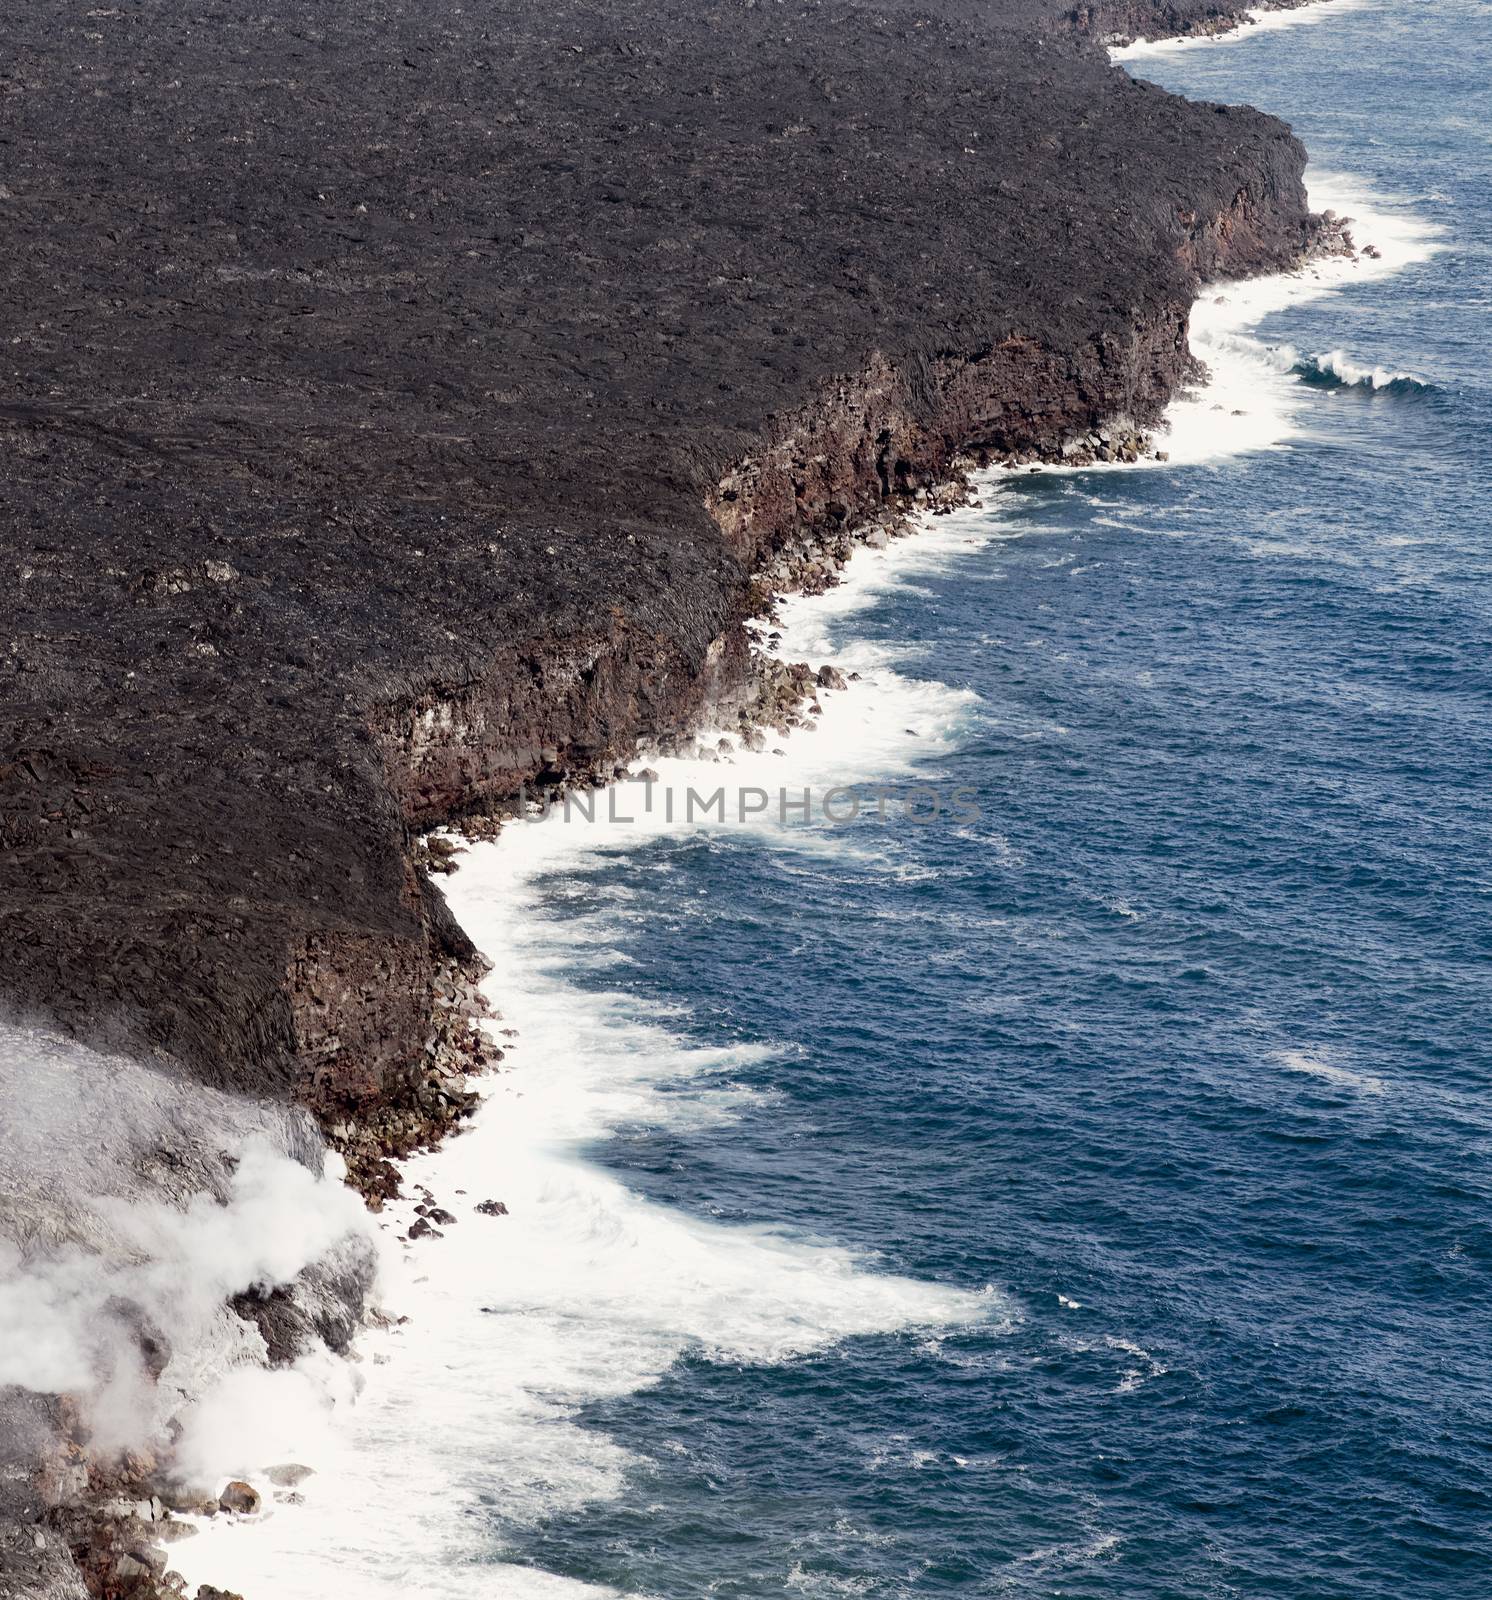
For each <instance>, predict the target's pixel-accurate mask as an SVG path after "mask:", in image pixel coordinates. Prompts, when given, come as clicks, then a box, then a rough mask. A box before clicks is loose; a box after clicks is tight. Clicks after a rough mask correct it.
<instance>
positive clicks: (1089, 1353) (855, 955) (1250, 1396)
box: [172, 0, 1492, 1600]
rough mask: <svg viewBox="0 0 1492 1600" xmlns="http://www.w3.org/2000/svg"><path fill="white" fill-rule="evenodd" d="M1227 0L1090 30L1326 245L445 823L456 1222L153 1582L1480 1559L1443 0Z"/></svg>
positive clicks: (1488, 435) (1475, 1205)
mask: <svg viewBox="0 0 1492 1600" xmlns="http://www.w3.org/2000/svg"><path fill="white" fill-rule="evenodd" d="M1272 23H1279V24H1282V25H1278V26H1276V25H1270V26H1266V27H1260V28H1259V29H1257V30H1252V31H1250V32H1249V33H1248V34H1246V35H1245V36H1244V37H1242V38H1239V39H1233V40H1228V41H1224V42H1219V43H1209V44H1203V45H1188V46H1183V47H1179V48H1176V47H1171V48H1147V49H1142V50H1139V51H1135V52H1131V53H1129V54H1128V58H1127V65H1128V67H1129V69H1130V70H1131V71H1134V72H1136V73H1138V74H1140V75H1143V76H1146V77H1150V78H1153V79H1154V80H1155V81H1157V82H1159V83H1162V84H1164V85H1165V86H1166V87H1168V88H1173V89H1177V90H1180V91H1182V92H1184V93H1186V94H1188V95H1190V96H1193V97H1196V98H1209V99H1217V100H1228V101H1248V102H1251V103H1253V104H1256V105H1259V106H1262V107H1263V108H1265V109H1268V110H1272V111H1275V112H1278V113H1279V114H1280V115H1282V116H1284V117H1285V118H1286V119H1287V120H1289V121H1290V122H1291V123H1292V125H1293V126H1294V127H1295V129H1296V131H1297V132H1298V133H1299V134H1300V136H1301V137H1302V138H1303V139H1304V141H1305V143H1306V145H1307V147H1308V148H1309V149H1310V151H1311V153H1312V161H1313V164H1312V168H1311V171H1310V173H1309V174H1308V182H1309V184H1310V187H1311V191H1312V197H1313V201H1314V202H1315V203H1316V204H1317V205H1328V204H1329V205H1332V206H1333V207H1335V209H1337V210H1338V211H1340V212H1343V213H1345V214H1349V215H1352V216H1354V217H1356V218H1357V219H1358V227H1357V234H1358V239H1359V242H1360V243H1361V242H1366V241H1368V240H1371V241H1372V242H1374V243H1375V245H1376V246H1377V247H1378V249H1379V251H1380V255H1379V257H1378V258H1377V259H1376V260H1374V259H1371V258H1365V259H1364V260H1362V261H1361V262H1359V263H1358V264H1357V265H1355V266H1345V265H1335V266H1333V265H1324V266H1322V267H1320V268H1318V269H1314V270H1313V271H1310V272H1307V273H1306V274H1303V275H1301V276H1299V277H1296V278H1293V279H1289V280H1271V281H1266V282H1264V283H1260V284H1253V285H1245V286H1240V287H1238V288H1230V289H1226V290H1223V291H1221V292H1220V294H1221V303H1219V292H1215V291H1209V293H1208V294H1207V295H1206V296H1204V299H1203V301H1202V302H1201V303H1200V304H1199V307H1198V311H1197V317H1196V326H1195V332H1194V345H1195V347H1196V348H1197V350H1198V352H1199V354H1201V355H1202V356H1203V357H1204V358H1205V359H1206V360H1207V361H1208V363H1209V366H1210V367H1211V369H1212V372H1213V377H1214V383H1213V385H1212V386H1211V387H1210V388H1209V389H1207V390H1205V391H1203V392H1202V393H1201V394H1200V395H1199V396H1196V397H1193V398H1192V399H1191V400H1189V401H1188V402H1186V403H1184V404H1183V405H1182V406H1180V407H1179V408H1178V410H1177V412H1176V419H1175V428H1174V431H1173V436H1172V439H1171V441H1170V450H1171V460H1170V461H1169V462H1168V463H1166V464H1164V465H1151V466H1147V467H1143V468H1134V469H1117V468H1116V469H1110V470H1090V471H1071V472H1056V471H1041V472H1033V473H1020V474H1011V473H1007V474H996V475H992V476H991V477H989V478H987V479H985V480H983V481H982V482H981V484H980V501H981V503H980V504H979V505H978V506H977V507H970V508H968V509H965V510H961V511H959V512H956V513H954V514H952V515H948V516H943V517H937V518H929V519H927V521H926V524H925V525H924V526H923V527H922V529H921V531H920V532H919V533H918V534H917V535H916V536H915V537H912V538H908V539H904V540H899V541H896V542H894V543H892V544H891V545H890V546H889V547H887V548H885V549H881V550H866V551H864V552H862V553H861V554H860V555H858V556H857V557H856V559H855V561H854V563H853V564H852V566H851V568H850V570H849V573H848V574H847V579H846V582H845V583H844V584H843V585H841V586H840V587H839V588H837V589H834V590H832V591H830V592H829V593H828V594H827V595H824V596H821V597H817V598H813V599H794V600H791V601H789V602H787V603H786V604H785V605H784V607H783V613H782V632H783V639H782V642H781V646H780V648H781V650H782V653H783V654H784V655H785V656H787V658H788V659H809V660H811V661H813V662H814V663H815V664H816V665H817V664H819V663H822V662H830V663H833V664H835V665H837V666H838V667H839V668H840V669H841V670H842V671H843V672H844V673H846V674H847V675H848V674H851V673H854V674H858V679H857V680H856V681H853V682H851V683H850V685H849V687H848V688H847V689H846V690H844V691H834V692H826V693H825V694H824V695H823V697H822V703H823V714H822V717H821V718H819V719H818V721H819V723H820V726H819V727H818V728H817V729H816V730H815V731H813V732H811V733H806V734H802V735H796V736H794V737H793V738H792V739H791V740H789V741H787V743H786V745H785V746H784V749H785V752H786V753H785V754H783V755H780V756H779V755H774V754H772V753H771V752H770V751H767V752H764V753H762V754H759V755H751V756H747V755H745V754H744V753H738V754H737V756H736V757H735V758H734V759H733V761H732V763H731V764H729V765H726V764H723V763H720V764H711V763H706V762H693V763H684V762H669V763H661V764H660V766H659V770H660V781H659V784H657V785H655V786H654V787H653V788H652V789H650V790H646V791H645V790H644V789H643V786H641V785H628V786H626V787H625V788H624V789H623V790H620V791H618V796H619V799H618V800H617V801H614V802H607V801H605V799H604V797H603V804H602V809H601V813H600V814H599V815H598V817H597V819H596V820H595V821H586V820H585V819H584V818H583V817H582V816H581V815H579V814H578V813H577V814H572V815H571V816H570V817H569V818H568V819H566V817H565V816H564V815H563V814H561V813H556V814H553V815H551V816H550V817H549V818H548V819H546V820H544V821H540V822H533V823H529V824H525V825H523V826H521V827H513V828H510V829H508V830H506V832H505V834H504V836H503V838H502V839H501V840H500V841H499V842H497V843H496V844H481V845H477V846H474V847H473V848H471V849H470V850H469V852H468V853H467V854H466V855H464V856H463V857H462V858H461V870H460V871H459V872H458V873H457V875H456V876H455V877H454V878H453V879H452V880H450V896H451V900H452V904H453V906H454V907H455V909H456V911H457V914H458V915H459V916H460V918H461V920H462V921H463V923H464V924H465V925H466V927H467V928H468V930H469V931H470V932H471V933H472V935H473V937H474V938H475V939H476V941H477V943H478V944H479V945H481V946H483V947H484V948H485V949H486V950H487V951H488V952H489V953H490V954H491V955H492V957H493V959H494V961H495V962H496V969H495V971H494V973H493V975H492V978H491V981H490V985H489V987H490V990H491V993H492V995H493V998H494V1001H495V1003H496V1004H497V1005H498V1006H499V1007H500V1009H501V1011H502V1013H503V1017H502V1020H501V1022H500V1023H499V1024H498V1025H499V1026H502V1027H505V1028H510V1029H512V1030H514V1034H513V1037H512V1038H511V1040H510V1041H509V1042H510V1043H511V1046H512V1048H511V1052H510V1056H509V1065H508V1070H507V1071H505V1072H504V1073H503V1074H502V1075H501V1076H500V1077H499V1078H498V1079H496V1080H495V1081H494V1082H493V1084H492V1085H490V1086H489V1090H488V1094H489V1102H488V1104H487V1106H486V1107H485V1108H484V1110H483V1112H482V1114H481V1116H480V1118H479V1119H478V1122H477V1124H476V1126H475V1127H474V1129H473V1130H472V1131H470V1132H468V1133H467V1134H465V1135H464V1136H462V1137H460V1138H458V1139H456V1140H454V1141H453V1142H452V1143H451V1144H450V1145H449V1147H448V1148H447V1149H445V1150H443V1151H441V1152H439V1153H438V1154H436V1155H433V1156H429V1157H424V1158H421V1159H419V1160H418V1161H416V1162H415V1163H413V1164H412V1166H411V1169H410V1173H411V1178H412V1180H413V1181H414V1182H416V1183H424V1184H427V1185H428V1186H429V1188H430V1190H431V1191H432V1192H433V1193H434V1195H435V1196H436V1198H437V1199H438V1200H439V1202H440V1203H441V1204H442V1205H443V1206H445V1207H447V1208H448V1209H449V1210H450V1211H451V1212H452V1214H453V1215H455V1216H457V1217H458V1219H459V1220H458V1222H457V1223H456V1224H455V1225H452V1226H447V1227H445V1228H444V1229H443V1232H444V1235H445V1236H444V1237H443V1238H440V1239H433V1240H424V1241H422V1242H421V1243H420V1244H419V1245H418V1246H417V1247H416V1248H414V1249H412V1250H411V1251H409V1252H408V1253H407V1258H406V1265H405V1267H404V1269H403V1278H402V1282H400V1283H398V1285H397V1287H396V1288H395V1290H394V1291H392V1293H391V1305H392V1307H393V1309H395V1310H397V1311H399V1312H402V1313H405V1314H407V1315H408V1317H409V1319H410V1320H409V1321H408V1322H407V1323H405V1324H402V1325H400V1326H399V1327H397V1328H395V1329H393V1330H392V1331H388V1332H384V1333H370V1334H368V1335H367V1336H366V1337H365V1338H364V1340H363V1343H362V1361H361V1364H360V1367H359V1371H358V1377H359V1379H360V1381H361V1382H362V1384H363V1392H362V1395H361V1397H360V1399H359V1400H358V1402H357V1403H356V1404H355V1405H352V1406H349V1405H347V1404H345V1403H344V1404H343V1405H341V1406H339V1407H338V1408H337V1410H336V1412H335V1414H334V1415H332V1416H331V1417H330V1418H329V1419H328V1418H324V1417H323V1418H317V1419H308V1418H306V1417H301V1418H298V1419H294V1422H295V1424H296V1425H297V1426H299V1427H300V1428H301V1429H302V1432H301V1433H298V1434H296V1433H294V1430H293V1428H292V1431H291V1433H290V1434H287V1436H286V1437H285V1439H284V1440H283V1441H281V1440H279V1439H276V1440H275V1441H274V1448H276V1449H280V1448H282V1447H283V1448H284V1449H285V1450H295V1451H297V1452H300V1453H301V1454H302V1455H305V1456H306V1458H307V1459H308V1460H309V1461H310V1462H311V1464H313V1465H315V1466H316V1467H317V1468H318V1471H317V1475H316V1476H315V1477H314V1478H312V1479H310V1480H308V1481H307V1483H306V1484H304V1485H303V1486H302V1491H301V1492H302V1494H303V1497H304V1502H305V1503H304V1505H294V1504H290V1503H280V1504H278V1505H277V1506H276V1507H275V1511H274V1515H272V1516H270V1517H268V1518H266V1519H264V1520H263V1521H262V1522H260V1523H258V1524H257V1525H250V1524H240V1525H236V1526H228V1525H226V1524H224V1525H222V1526H209V1527H206V1528H204V1530H203V1531H202V1533H201V1534H199V1536H198V1537H197V1538H195V1539H192V1540H190V1541H188V1542H187V1543H186V1544H183V1545H180V1546H177V1547H175V1549H174V1550H173V1553H172V1556H173V1564H174V1565H176V1566H178V1567H179V1568H181V1569H182V1570H184V1571H186V1572H187V1575H188V1577H189V1578H191V1579H192V1580H193V1581H194V1582H195V1581H203V1582H207V1581H210V1582H214V1583H218V1584H223V1583H227V1584H229V1585H230V1586H231V1587H234V1588H243V1589H244V1590H245V1592H248V1593H250V1594H253V1593H264V1594H269V1593H274V1594H276V1595H278V1596H280V1597H281V1600H286V1597H292V1600H293V1597H299V1596H307V1597H309V1596H316V1597H317V1600H326V1597H328V1596H332V1595H340V1594H348V1595H351V1594H357V1595H359V1596H379V1595H385V1594H386V1595H389V1596H393V1595H401V1596H402V1595H429V1596H439V1597H442V1600H444V1597H452V1600H455V1597H465V1596H490V1597H510V1596H511V1597H526V1596H551V1595H552V1596H555V1597H558V1600H564V1597H570V1596H577V1597H580V1596H598V1595H626V1596H656V1597H661V1600H697V1597H706V1596H710V1597H721V1600H767V1597H773V1600H777V1597H782V1596H793V1595H808V1596H867V1597H887V1600H891V1597H901V1596H923V1595H944V1594H946V1595H969V1596H984V1595H990V1596H995V1595H1000V1596H1004V1595H1009V1596H1017V1597H1025V1596H1057V1595H1060V1596H1064V1597H1068V1600H1090V1597H1091V1600H1100V1597H1101V1600H1172V1597H1176V1600H1181V1597H1185V1600H1199V1597H1217V1600H1223V1597H1230V1600H1231V1597H1238V1600H1265V1597H1280V1600H1305V1597H1312V1600H1318V1597H1331V1596H1341V1597H1344V1600H1346V1597H1351V1600H1418V1597H1425V1600H1461V1597H1465V1600H1482V1597H1485V1596H1486V1595H1488V1594H1489V1593H1492V1531H1489V1527H1492V1442H1489V1441H1492V1434H1489V1415H1492V1359H1489V1358H1492V1234H1489V1216H1492V1211H1489V1202H1492V1172H1489V1157H1492V1047H1489V1043H1488V1001H1489V998H1492V838H1489V815H1488V794H1489V787H1492V525H1489V518H1488V516H1487V512H1486V509H1485V508H1486V506H1487V503H1488V499H1489V494H1492V467H1489V444H1492V378H1489V363H1488V341H1487V330H1488V325H1489V313H1492V6H1489V5H1488V4H1486V3H1483V0H1399V3H1385V4H1360V5H1348V4H1344V3H1340V0H1334V3H1332V4H1329V5H1327V6H1325V7H1321V8H1317V9H1315V10H1314V11H1312V12H1310V13H1307V14H1304V17H1303V18H1302V17H1296V16H1290V17H1288V18H1276V19H1272ZM1283 24H1288V25H1283ZM1162 443H1163V444H1164V443H1165V441H1162ZM721 785H725V786H726V787H727V790H728V795H729V796H731V797H734V796H736V795H737V794H738V792H739V791H740V789H741V788H742V787H743V786H749V787H751V788H752V789H753V790H756V789H760V790H761V791H763V792H764V793H765V794H766V795H767V796H768V797H769V800H768V802H767V808H766V810H765V811H764V812H761V813H759V814H757V815H755V816H753V817H751V818H750V819H748V821H747V822H746V823H744V824H743V823H740V822H739V821H733V820H729V819H728V820H727V821H725V822H724V823H722V822H720V821H719V820H718V819H717V818H714V817H707V818H704V819H702V820H697V821H696V822H694V823H688V822H686V821H683V820H681V816H680V815H676V816H675V820H674V821H673V822H672V823H668V822H667V821H665V820H663V818H662V816H661V810H662V805H661V796H662V794H663V791H664V789H665V788H671V789H672V790H673V792H674V793H675V794H676V795H680V796H682V795H684V794H685V793H686V791H687V789H688V788H689V787H691V786H692V787H693V788H695V790H696V791H697V792H699V793H701V794H708V793H709V792H710V791H712V790H713V789H714V788H716V787H717V786H721ZM882 786H884V788H885V790H886V791H889V799H888V800H887V801H886V802H885V803H884V804H883V803H881V802H879V801H872V800H867V799H865V798H864V797H867V796H871V795H873V794H874V793H875V792H876V791H877V790H878V789H880V788H881V787H882ZM836 788H839V789H842V790H853V791H854V792H855V793H857V794H859V795H861V796H862V806H861V813H860V815H859V816H858V817H857V818H855V819H853V820H849V819H844V820H839V821H831V820H829V819H828V818H827V817H826V816H825V814H824V809H825V808H824V800H825V797H826V796H827V795H828V794H829V792H830V791H832V790H834V789H836ZM805 789H806V790H807V791H808V800H809V805H810V807H811V809H812V816H811V818H810V819H809V820H807V821H805V820H803V819H802V817H801V815H800V807H801V802H802V799H803V792H804V790H805ZM784 790H786V791H787V797H788V801H789V803H790V804H791V805H792V806H793V807H794V809H791V810H790V811H789V813H788V815H787V818H786V820H785V821H784V820H782V816H781V810H782V803H783V795H782V791H784ZM649 799H650V800H651V803H652V805H653V811H652V812H651V813H650V814H649V813H644V812H642V810H641V805H640V804H639V801H640V800H649ZM608 803H610V804H613V805H614V806H615V810H616V813H617V819H616V820H607V819H606V815H605V811H606V806H607V804H608ZM728 803H729V805H730V806H731V807H732V808H733V809H734V808H735V806H736V804H737V801H736V800H735V799H734V798H730V799H729V801H728ZM753 803H755V802H753ZM678 809H679V811H680V813H681V812H682V807H680V808H678ZM832 809H833V810H834V811H836V812H837V813H838V814H840V815H841V817H843V814H844V813H845V811H846V810H847V809H848V800H847V797H846V795H844V794H841V795H839V796H838V797H837V799H836V800H835V801H834V802H833V805H832ZM882 810H884V812H885V815H884V817H883V816H882V815H881V814H880V813H881V811H882ZM628 818H630V819H632V820H624V819H628ZM487 1199H495V1200H499V1201H501V1202H502V1203H503V1204H504V1205H505V1206H506V1207H507V1214H506V1215H500V1216H483V1215H480V1214H478V1213H476V1212H475V1210H474V1207H475V1205H476V1204H477V1203H478V1202H479V1201H483V1200H487ZM411 1215H412V1213H411V1212H410V1210H409V1208H408V1206H407V1205H406V1206H405V1207H403V1208H394V1209H393V1211H392V1212H391V1213H390V1220H391V1221H392V1222H393V1223H395V1224H397V1225H398V1226H407V1224H408V1222H409V1221H410V1219H411ZM395 1253H397V1252H395ZM309 1420H315V1421H316V1422H317V1433H316V1437H315V1439H314V1441H310V1440H308V1439H307V1437H306V1436H305V1434H304V1431H303V1430H304V1427H305V1425H306V1424H307V1422H308V1421H309ZM287 1426H289V1424H287ZM292 1435H293V1436H292ZM264 1448H265V1449H266V1450H268V1449H270V1448H271V1447H270V1445H268V1444H266V1445H265V1446H264Z"/></svg>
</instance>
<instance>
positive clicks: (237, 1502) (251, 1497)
mask: <svg viewBox="0 0 1492 1600" xmlns="http://www.w3.org/2000/svg"><path fill="white" fill-rule="evenodd" d="M259 1505H260V1501H259V1491H258V1490H257V1489H256V1488H255V1487H254V1486H253V1485H252V1484H249V1483H245V1482H244V1481H243V1480H242V1479H241V1478H235V1479H234V1480H233V1482H232V1483H230V1484H228V1485H227V1487H226V1488H225V1489H224V1490H223V1492H222V1493H221V1494H220V1495H219V1496H218V1507H219V1509H220V1510H223V1511H231V1512H234V1513H236V1514H237V1515H239V1516H244V1517H251V1516H253V1515H254V1513H255V1512H256V1511H258V1509H259Z"/></svg>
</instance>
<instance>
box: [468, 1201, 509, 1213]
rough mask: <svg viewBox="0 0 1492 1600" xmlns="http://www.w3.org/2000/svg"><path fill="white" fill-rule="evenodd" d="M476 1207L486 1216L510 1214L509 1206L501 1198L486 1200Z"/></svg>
mask: <svg viewBox="0 0 1492 1600" xmlns="http://www.w3.org/2000/svg"><path fill="white" fill-rule="evenodd" d="M475 1209H476V1210H477V1211H478V1212H479V1213H480V1214H481V1215H482V1216H484V1217H505V1216H507V1214H508V1208H507V1207H506V1206H505V1205H504V1204H503V1203H502V1201H501V1200H484V1201H483V1202H482V1203H481V1205H479V1206H477V1207H476V1208H475Z"/></svg>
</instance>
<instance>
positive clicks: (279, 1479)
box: [265, 1461, 316, 1489]
mask: <svg viewBox="0 0 1492 1600" xmlns="http://www.w3.org/2000/svg"><path fill="white" fill-rule="evenodd" d="M315 1473H316V1469H315V1467H306V1466H302V1465H301V1464H300V1463H299V1462H298V1461H286V1462H282V1463H281V1464H280V1465H279V1466H277V1467H271V1468H270V1469H269V1471H268V1472H267V1473H266V1474H265V1476H266V1477H267V1478H268V1479H269V1481H270V1482H271V1483H272V1484H274V1486H275V1487H276V1488H277V1489H294V1488H296V1487H297V1486H298V1485H300V1484H302V1483H304V1482H305V1481H306V1479H307V1478H310V1477H314V1476H315Z"/></svg>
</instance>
